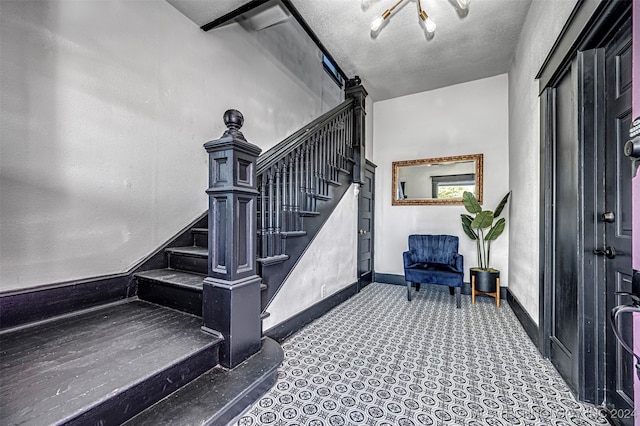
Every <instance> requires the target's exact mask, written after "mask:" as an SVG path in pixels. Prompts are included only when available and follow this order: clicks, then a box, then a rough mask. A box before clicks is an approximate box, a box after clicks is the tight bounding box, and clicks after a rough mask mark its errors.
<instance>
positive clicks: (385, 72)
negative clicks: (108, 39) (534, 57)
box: [167, 0, 531, 101]
mask: <svg viewBox="0 0 640 426" xmlns="http://www.w3.org/2000/svg"><path fill="white" fill-rule="evenodd" d="M167 1H169V3H171V4H172V5H174V6H175V7H176V8H177V9H178V10H180V11H181V12H182V13H183V14H184V15H186V16H187V17H188V18H190V19H191V20H192V21H194V22H195V23H196V24H198V25H200V26H201V25H203V24H205V23H208V22H210V21H213V20H214V19H216V18H219V17H220V16H222V15H224V14H226V13H228V12H230V11H232V10H234V9H235V8H237V7H239V6H241V5H243V4H245V3H246V2H247V0H167ZM291 1H292V3H293V4H294V6H295V7H296V8H297V9H298V11H299V12H300V14H301V15H302V16H303V17H304V19H305V20H306V21H307V23H308V24H309V26H310V27H311V29H312V30H313V31H314V32H315V33H316V35H317V36H318V38H319V39H320V40H321V41H322V43H323V44H324V45H325V47H326V48H327V50H328V51H329V53H330V54H331V55H332V56H333V57H334V59H335V60H336V62H337V63H338V65H339V66H340V67H341V68H342V69H343V71H344V72H345V73H346V74H347V76H348V77H353V76H354V75H356V74H357V75H359V76H360V77H361V78H362V81H363V84H364V86H365V88H366V89H367V91H368V92H369V94H370V95H371V97H372V98H373V99H374V100H376V101H380V100H384V99H389V98H394V97H398V96H403V95H408V94H411V93H418V92H423V91H426V90H433V89H437V88H439V87H445V86H449V85H452V84H457V83H462V82H465V81H471V80H477V79H479V78H485V77H490V76H493V75H497V74H502V73H506V72H507V71H508V70H509V65H510V63H511V58H512V57H513V51H514V49H515V47H516V44H517V42H518V38H519V35H520V30H521V29H522V25H523V23H524V20H525V17H526V14H527V12H528V10H529V6H530V5H531V0H472V1H471V4H470V6H469V8H468V10H466V11H465V10H460V9H459V8H458V7H457V3H456V1H455V0H421V1H422V6H423V8H424V9H425V11H426V12H427V13H428V14H429V16H430V17H431V18H432V19H433V20H434V21H435V22H436V24H437V28H436V31H435V33H434V34H433V35H432V36H429V35H428V34H427V33H426V32H425V31H424V30H423V26H422V25H421V21H420V18H419V17H418V6H417V0H404V2H403V3H402V4H401V5H400V6H398V8H397V9H396V10H394V13H393V14H392V15H391V17H390V18H389V19H387V20H386V21H385V23H384V24H383V27H382V28H381V29H380V30H379V31H378V32H377V34H372V32H371V30H370V25H371V22H372V21H373V20H374V19H375V18H376V17H377V16H379V15H380V14H381V13H382V12H383V11H384V10H385V9H388V8H389V7H391V6H392V5H393V4H394V3H395V0H291ZM214 31H215V30H214Z"/></svg>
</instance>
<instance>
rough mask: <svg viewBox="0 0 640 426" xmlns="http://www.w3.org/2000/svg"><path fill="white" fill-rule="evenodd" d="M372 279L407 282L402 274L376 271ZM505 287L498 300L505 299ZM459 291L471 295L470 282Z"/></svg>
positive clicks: (387, 282)
mask: <svg viewBox="0 0 640 426" xmlns="http://www.w3.org/2000/svg"><path fill="white" fill-rule="evenodd" d="M374 281H375V282H377V283H382V284H393V285H404V286H406V285H407V282H406V281H405V280H404V275H398V274H381V273H378V272H376V273H375V274H374ZM425 285H428V284H425ZM507 289H508V287H500V300H507ZM461 292H462V294H466V295H467V296H469V295H471V283H462V291H461ZM476 297H478V296H476Z"/></svg>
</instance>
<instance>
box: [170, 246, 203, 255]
mask: <svg viewBox="0 0 640 426" xmlns="http://www.w3.org/2000/svg"><path fill="white" fill-rule="evenodd" d="M165 251H166V252H167V253H175V254H181V255H184V256H192V257H207V256H209V249H208V248H206V247H200V246H187V247H168V248H166V249H165Z"/></svg>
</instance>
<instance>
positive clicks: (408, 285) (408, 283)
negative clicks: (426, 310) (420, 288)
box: [407, 281, 411, 302]
mask: <svg viewBox="0 0 640 426" xmlns="http://www.w3.org/2000/svg"><path fill="white" fill-rule="evenodd" d="M407 300H408V301H409V302H411V283H410V282H409V281H407Z"/></svg>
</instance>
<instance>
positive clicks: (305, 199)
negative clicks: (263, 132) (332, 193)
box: [256, 98, 354, 265]
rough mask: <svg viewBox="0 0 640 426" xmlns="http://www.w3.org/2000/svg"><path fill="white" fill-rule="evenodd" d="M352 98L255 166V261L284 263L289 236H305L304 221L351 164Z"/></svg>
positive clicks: (302, 130) (261, 158) (288, 140)
mask: <svg viewBox="0 0 640 426" xmlns="http://www.w3.org/2000/svg"><path fill="white" fill-rule="evenodd" d="M353 105H354V101H353V99H351V98H350V99H347V100H345V101H344V102H343V103H342V104H340V105H338V106H337V107H336V108H334V109H332V110H331V111H329V112H328V113H326V114H324V115H322V116H320V117H319V118H318V119H316V120H314V121H313V122H311V123H309V124H308V125H307V126H305V127H303V128H302V129H300V130H299V131H298V132H296V133H294V134H293V135H291V136H290V137H288V138H287V139H285V140H284V141H282V142H281V143H280V144H278V145H276V146H275V147H274V148H272V149H270V150H269V151H267V152H265V153H264V154H263V155H261V156H260V157H259V158H258V160H257V164H256V174H257V183H258V191H259V196H258V198H259V203H258V206H259V211H258V261H259V262H261V263H263V264H264V265H267V264H270V263H275V262H279V261H282V260H286V259H287V258H288V257H287V255H286V252H285V242H286V239H287V237H289V236H293V235H296V234H300V233H303V232H304V230H303V219H304V217H308V216H314V215H317V214H318V210H317V201H318V200H326V199H329V186H330V185H337V184H338V178H339V176H338V175H339V173H340V171H344V172H346V171H347V170H348V163H349V162H353V133H354V132H353V121H354V119H353Z"/></svg>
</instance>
